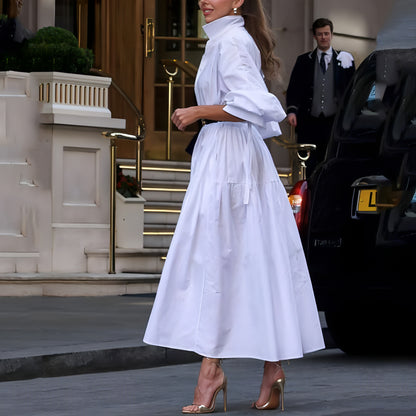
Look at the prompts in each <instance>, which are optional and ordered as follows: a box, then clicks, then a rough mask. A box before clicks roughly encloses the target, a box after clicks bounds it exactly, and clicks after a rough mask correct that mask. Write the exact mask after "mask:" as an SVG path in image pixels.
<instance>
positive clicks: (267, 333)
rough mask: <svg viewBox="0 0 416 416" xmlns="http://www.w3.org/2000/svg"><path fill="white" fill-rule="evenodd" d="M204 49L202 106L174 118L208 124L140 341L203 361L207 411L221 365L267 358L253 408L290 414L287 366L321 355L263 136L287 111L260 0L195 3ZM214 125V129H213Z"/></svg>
mask: <svg viewBox="0 0 416 416" xmlns="http://www.w3.org/2000/svg"><path fill="white" fill-rule="evenodd" d="M199 7H200V8H201V10H202V12H203V14H204V16H205V20H206V23H207V24H206V25H205V26H204V30H205V32H206V33H207V35H208V38H209V41H208V42H207V45H206V50H205V54H204V56H203V58H202V61H201V64H200V67H199V70H198V75H197V78H196V81H195V94H196V97H197V103H198V105H197V106H195V107H189V108H182V109H177V110H176V111H175V112H174V114H173V116H172V120H173V122H174V123H175V125H176V126H177V127H178V129H180V130H184V129H185V128H186V127H187V126H189V125H190V124H192V123H194V122H195V121H197V120H207V122H206V123H205V125H204V127H203V128H202V130H201V132H200V134H199V136H198V140H197V142H196V145H195V148H194V152H193V155H192V165H191V180H190V183H189V187H188V190H187V193H186V196H185V199H184V202H183V206H182V212H181V215H180V218H179V221H178V224H177V227H176V231H175V235H174V237H173V239H172V243H171V246H170V249H169V253H168V256H167V259H166V264H165V267H164V269H163V273H162V277H161V280H160V284H159V288H158V291H157V295H156V299H155V302H154V306H153V310H152V313H151V316H150V318H149V323H148V326H147V329H146V333H145V337H144V341H145V342H146V343H149V344H152V345H159V346H164V347H168V348H175V349H181V350H188V351H194V352H196V353H198V354H200V355H201V356H202V357H204V358H203V359H202V363H201V369H200V373H199V377H198V384H197V387H196V388H195V393H194V401H193V404H192V405H190V406H186V407H184V408H183V409H182V412H183V413H192V414H195V413H209V412H213V411H214V409H215V399H216V396H217V394H218V392H220V391H221V390H223V393H224V409H225V404H226V394H225V393H226V388H227V384H226V378H225V375H224V372H223V370H222V368H221V367H220V359H222V358H243V357H245V358H255V359H260V360H263V361H265V365H264V374H263V381H262V385H261V388H260V395H259V397H258V399H257V401H256V402H255V403H253V407H255V408H257V409H272V408H277V407H278V406H279V404H280V406H281V407H282V408H283V387H284V380H285V378H284V373H283V370H282V368H281V366H280V360H282V359H294V358H300V357H302V356H303V354H305V353H308V352H312V351H316V350H319V349H321V348H324V342H323V338H322V331H321V327H320V322H319V316H318V312H317V309H316V304H315V298H314V295H313V290H312V285H311V282H310V278H309V273H308V269H307V265H306V261H305V257H304V253H303V249H302V244H301V241H300V238H299V234H298V230H297V228H296V224H295V221H294V218H293V214H292V211H291V208H290V206H289V202H288V198H287V194H286V191H285V189H284V187H283V185H282V183H281V182H280V179H279V176H278V173H277V172H276V168H275V166H274V163H273V160H272V158H271V155H270V152H269V150H268V149H267V146H266V145H265V143H264V141H263V139H265V138H268V137H272V136H277V135H280V134H281V131H280V128H279V124H278V123H279V122H280V121H282V120H283V119H284V118H285V117H286V114H285V112H284V111H283V109H282V107H281V105H280V102H279V101H278V99H277V98H276V97H275V96H274V95H273V94H271V93H269V92H268V90H267V87H266V85H265V82H264V76H266V77H271V76H273V74H274V73H275V71H276V69H277V67H276V64H277V60H276V58H275V57H274V55H273V47H274V42H273V40H272V38H271V36H270V29H269V28H268V26H267V24H266V19H265V15H264V11H263V8H262V3H261V0H199ZM208 121H209V122H208Z"/></svg>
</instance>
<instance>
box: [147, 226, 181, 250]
mask: <svg viewBox="0 0 416 416" xmlns="http://www.w3.org/2000/svg"><path fill="white" fill-rule="evenodd" d="M175 227H176V223H175V224H145V226H144V232H143V245H144V247H146V248H165V249H168V248H169V246H170V243H171V241H172V237H173V233H174V232H175Z"/></svg>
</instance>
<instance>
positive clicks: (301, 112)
mask: <svg viewBox="0 0 416 416" xmlns="http://www.w3.org/2000/svg"><path fill="white" fill-rule="evenodd" d="M339 53H340V52H339V51H336V50H335V49H333V53H332V61H331V64H332V65H333V68H334V86H335V88H334V94H335V98H336V100H337V101H338V102H339V100H340V99H341V97H342V95H343V93H344V91H345V88H346V87H347V85H348V83H349V82H350V80H351V78H352V76H353V75H354V72H355V65H354V61H352V66H350V67H349V68H343V67H342V65H341V62H340V61H339V60H338V59H337V57H338V55H339ZM316 55H317V49H315V50H313V51H311V52H308V53H305V54H303V55H300V56H298V58H297V60H296V63H295V66H294V67H293V71H292V74H291V76H290V81H289V86H288V88H287V93H286V104H287V110H286V112H287V113H295V114H296V115H297V117H298V122H299V124H300V123H302V118H304V117H306V116H308V115H309V114H310V112H311V109H312V99H313V87H314V79H315V67H316V65H315V61H316Z"/></svg>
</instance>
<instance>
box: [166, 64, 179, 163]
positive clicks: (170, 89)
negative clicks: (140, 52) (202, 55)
mask: <svg viewBox="0 0 416 416" xmlns="http://www.w3.org/2000/svg"><path fill="white" fill-rule="evenodd" d="M163 69H164V70H165V72H166V74H167V75H168V118H167V122H168V132H167V139H166V160H170V157H171V141H172V120H171V117H172V98H173V83H174V82H175V81H174V79H173V77H174V76H176V75H177V74H178V68H176V69H175V71H174V72H170V71H169V70H168V69H167V67H166V65H164V64H163Z"/></svg>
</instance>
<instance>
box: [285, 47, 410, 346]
mask: <svg viewBox="0 0 416 416" xmlns="http://www.w3.org/2000/svg"><path fill="white" fill-rule="evenodd" d="M415 191H416V49H395V50H380V51H375V52H374V53H372V54H371V55H370V56H369V57H368V58H367V59H366V60H365V61H364V62H363V63H362V64H361V65H360V67H359V68H358V69H357V71H356V74H355V76H354V79H353V80H352V83H351V84H350V86H349V89H348V91H347V92H346V94H345V96H344V100H343V103H342V105H341V107H340V109H339V111H338V113H337V116H336V120H335V123H334V128H333V132H332V137H331V140H330V143H329V145H328V149H327V153H326V157H325V160H324V162H323V163H322V164H320V165H319V166H318V167H317V168H316V169H315V171H314V172H313V174H312V175H311V177H310V178H309V179H308V180H307V181H305V182H301V183H298V184H297V185H296V186H295V187H294V188H293V190H292V194H291V196H290V200H291V202H293V204H292V206H293V207H294V210H295V217H296V220H297V223H298V226H299V230H300V233H301V237H302V241H303V244H304V249H305V253H306V256H307V260H308V265H309V268H310V273H311V278H312V283H313V285H314V290H315V295H316V300H317V303H318V309H319V310H321V311H325V315H326V320H327V324H328V329H329V330H330V332H331V335H332V337H333V339H334V341H335V343H336V344H337V346H338V347H339V348H341V349H342V350H344V351H345V352H349V353H357V352H359V353H362V352H391V351H405V350H406V351H415V350H416V348H415V347H416V342H415V341H414V339H415V338H414V337H413V325H414V320H415V318H416V267H415V264H416V263H415V259H416V193H415ZM413 256H414V257H413Z"/></svg>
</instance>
